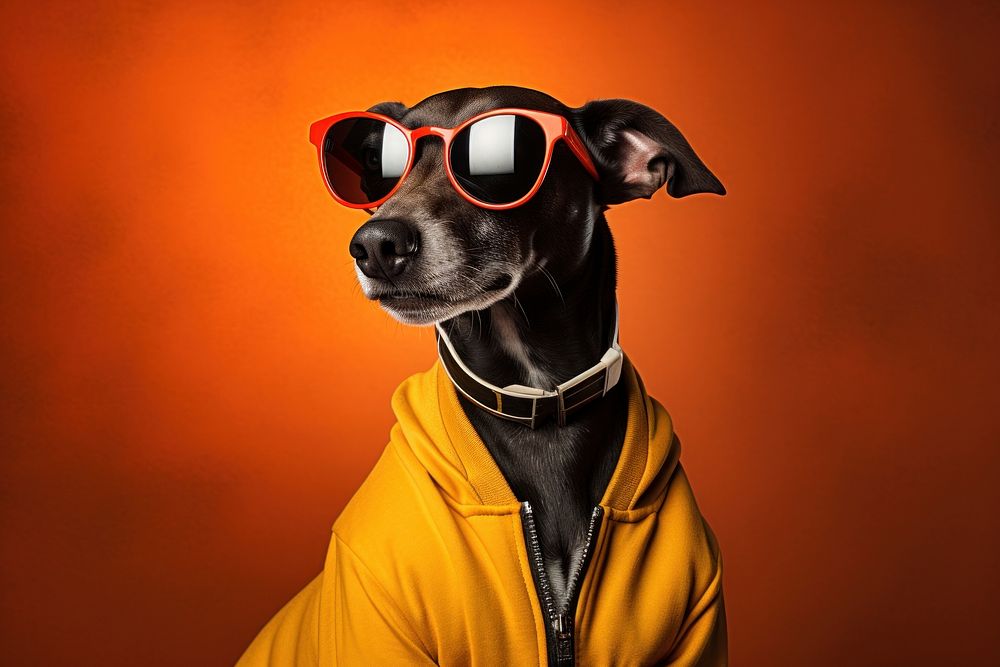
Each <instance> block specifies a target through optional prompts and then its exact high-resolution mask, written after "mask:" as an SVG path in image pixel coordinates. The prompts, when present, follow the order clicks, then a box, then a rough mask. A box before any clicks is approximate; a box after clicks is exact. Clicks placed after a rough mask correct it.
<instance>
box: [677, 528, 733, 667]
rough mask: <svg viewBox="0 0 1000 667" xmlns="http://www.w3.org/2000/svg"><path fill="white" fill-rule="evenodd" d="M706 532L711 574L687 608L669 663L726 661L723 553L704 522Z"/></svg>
mask: <svg viewBox="0 0 1000 667" xmlns="http://www.w3.org/2000/svg"><path fill="white" fill-rule="evenodd" d="M705 533H706V538H707V541H708V553H709V562H710V563H711V570H710V572H711V573H712V574H711V575H710V576H711V578H710V580H709V582H708V585H707V586H706V587H705V589H704V591H702V593H701V595H700V597H698V598H697V599H696V600H695V601H694V603H693V604H692V605H691V606H690V607H689V609H688V610H687V614H686V616H685V618H684V623H683V625H682V628H681V633H680V637H679V639H678V640H677V643H676V644H675V645H674V649H673V651H672V652H671V654H670V657H669V658H668V659H667V662H666V664H667V665H669V666H670V667H726V665H727V664H729V643H728V639H727V636H726V606H725V602H724V601H723V597H722V554H721V553H720V552H719V545H718V543H717V542H716V541H715V535H713V534H712V531H711V529H710V528H709V527H708V524H707V523H706V524H705Z"/></svg>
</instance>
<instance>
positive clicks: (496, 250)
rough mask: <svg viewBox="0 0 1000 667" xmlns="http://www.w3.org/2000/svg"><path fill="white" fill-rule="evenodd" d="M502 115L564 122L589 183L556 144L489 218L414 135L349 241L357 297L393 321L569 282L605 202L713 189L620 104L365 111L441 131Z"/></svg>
mask: <svg viewBox="0 0 1000 667" xmlns="http://www.w3.org/2000/svg"><path fill="white" fill-rule="evenodd" d="M507 107H515V108H522V109H532V110H537V111H545V112H549V113H553V114H557V115H561V116H563V117H564V118H566V119H567V120H568V121H569V123H570V124H571V125H572V127H573V128H574V129H575V130H576V131H577V133H578V134H579V135H580V137H581V138H582V139H583V141H584V143H585V144H586V147H587V149H588V151H589V153H590V155H591V157H592V159H593V161H594V163H595V165H596V167H597V170H598V173H599V175H600V180H599V181H595V180H594V179H593V178H592V177H591V176H590V174H589V173H588V172H587V170H586V169H585V168H584V167H583V165H582V164H581V163H580V161H579V160H577V159H576V157H575V156H574V155H573V154H572V152H571V151H570V150H569V148H567V146H566V144H565V142H562V141H560V142H558V143H557V144H556V147H555V149H554V152H553V155H552V162H551V164H550V166H549V168H548V171H547V173H546V174H545V178H544V181H543V182H542V184H541V187H540V189H539V190H538V192H537V193H536V194H535V196H534V197H532V198H531V199H530V200H529V201H528V202H526V203H525V204H523V205H521V206H518V207H516V208H512V209H505V210H490V209H486V208H482V207H479V206H476V205H475V204H473V203H471V202H469V201H468V200H466V199H465V198H464V197H462V196H461V195H459V193H458V192H456V191H455V189H454V187H452V185H451V182H450V181H449V179H448V177H447V174H446V171H445V165H444V150H443V142H442V141H441V139H440V138H437V137H432V136H429V137H424V138H422V139H420V140H419V141H418V142H417V146H416V149H415V151H416V152H415V155H414V163H413V167H412V170H411V171H410V173H409V175H408V176H407V177H406V179H405V180H404V181H403V182H402V183H401V184H400V186H399V189H398V190H397V191H396V192H395V193H394V194H393V195H392V197H390V198H389V199H388V200H387V201H386V202H385V203H383V204H382V205H381V206H380V207H379V208H378V210H377V211H376V212H375V214H374V215H373V216H372V218H371V219H370V220H369V221H368V222H367V223H365V224H364V225H363V226H362V227H361V228H360V229H358V231H357V232H356V233H355V235H354V237H353V238H352V239H351V244H350V252H351V255H352V256H353V257H354V258H355V261H356V265H357V272H358V279H359V281H360V283H361V287H362V289H363V291H364V293H365V296H367V297H368V298H369V299H377V300H378V301H379V302H380V304H381V305H382V307H383V308H385V310H386V311H387V312H389V314H391V315H392V316H393V317H395V318H396V319H398V320H399V321H401V322H404V323H407V324H431V323H433V322H438V321H443V320H447V319H450V318H452V317H455V316H456V315H459V314H461V313H464V312H468V311H474V310H482V309H485V308H488V307H489V306H491V305H493V304H494V303H497V302H498V301H501V300H503V299H505V298H508V297H509V296H510V295H511V294H513V293H514V292H515V290H517V289H518V286H519V285H520V284H521V283H522V282H523V281H525V280H526V279H527V278H529V277H531V276H533V275H535V274H537V273H539V272H542V271H548V272H549V273H550V274H554V275H556V276H567V275H571V274H572V273H573V272H574V271H576V270H577V269H578V268H579V267H580V266H581V265H582V263H583V262H584V261H585V260H586V258H587V254H588V251H589V248H590V246H591V243H590V242H591V238H592V235H593V232H594V228H595V224H596V223H597V221H598V220H599V219H600V216H601V215H602V212H603V210H604V209H605V208H607V207H608V206H610V205H613V204H619V203H622V202H626V201H630V200H632V199H636V198H639V197H644V198H649V197H651V196H652V195H653V193H654V192H656V191H657V190H659V189H660V188H661V187H663V186H664V185H666V190H667V193H668V194H670V195H671V196H673V197H685V196H687V195H691V194H695V193H699V192H712V193H716V194H720V195H721V194H724V193H725V189H724V188H723V186H722V184H721V183H720V182H719V180H718V179H717V178H716V177H715V176H714V175H713V174H712V173H711V172H710V171H709V170H708V168H707V167H706V166H705V165H704V164H703V163H702V162H701V160H700V159H699V158H698V156H697V155H696V154H695V153H694V151H693V150H692V148H691V146H690V145H689V144H688V142H687V141H686V140H685V139H684V137H683V136H682V135H681V133H680V132H679V131H678V130H677V128H676V127H674V126H673V125H672V124H671V123H670V122H669V121H668V120H667V119H666V118H664V117H663V116H662V115H660V114H659V113H657V112H656V111H654V110H652V109H650V108H649V107H646V106H643V105H641V104H638V103H636V102H631V101H628V100H598V101H594V102H590V103H588V104H586V105H584V106H582V107H579V108H569V107H567V106H565V105H563V104H562V103H560V102H559V101H558V100H556V99H554V98H552V97H550V96H548V95H546V94H544V93H541V92H538V91H535V90H530V89H527V88H517V87H509V86H497V87H491V88H481V89H473V88H466V89H461V90H453V91H449V92H446V93H440V94H438V95H434V96H432V97H429V98H427V99H425V100H423V101H422V102H420V103H419V104H417V105H416V106H414V107H411V108H407V107H406V106H404V105H403V104H400V103H398V102H384V103H382V104H378V105H376V106H374V107H372V108H371V109H369V111H373V112H376V113H380V114H383V115H386V116H389V117H392V118H394V119H396V120H397V121H399V122H400V123H401V124H402V125H403V126H405V127H409V128H411V129H414V128H419V127H426V126H436V127H444V128H451V127H455V126H457V125H459V124H460V123H462V122H463V121H465V120H467V119H469V118H471V117H473V116H475V115H477V114H481V113H483V112H486V111H490V110H493V109H500V108H507Z"/></svg>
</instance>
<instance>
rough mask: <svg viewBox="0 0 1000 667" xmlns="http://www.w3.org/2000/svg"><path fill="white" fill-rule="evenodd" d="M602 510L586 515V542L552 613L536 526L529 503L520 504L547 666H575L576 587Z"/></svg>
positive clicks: (552, 605) (589, 553) (549, 588)
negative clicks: (561, 602) (542, 624)
mask: <svg viewBox="0 0 1000 667" xmlns="http://www.w3.org/2000/svg"><path fill="white" fill-rule="evenodd" d="M603 513H604V509H603V508H602V507H601V506H600V505H598V506H597V507H595V508H594V510H593V511H592V512H591V514H590V523H589V524H588V526H587V539H586V541H585V542H584V544H583V552H582V553H581V554H580V560H579V562H578V563H577V566H576V568H575V569H574V570H573V572H572V573H570V578H569V583H568V584H567V586H566V604H564V605H563V607H562V608H561V609H556V604H555V599H554V597H553V595H552V586H551V585H550V584H549V577H548V575H547V574H546V572H545V561H544V560H543V558H542V547H541V544H540V543H539V541H538V526H537V525H536V524H535V514H534V511H533V510H532V509H531V503H529V502H528V501H525V502H523V503H521V523H522V525H523V526H524V541H525V543H526V544H527V545H528V561H529V563H530V564H531V569H532V573H533V574H534V578H535V585H536V587H537V589H538V596H539V598H540V599H541V602H542V611H543V612H544V613H545V616H546V620H547V623H546V624H545V645H546V652H547V653H548V661H549V664H550V665H558V666H560V667H562V666H563V665H574V664H575V663H576V639H575V636H574V628H573V619H574V617H575V616H576V604H577V599H578V598H579V595H580V590H579V588H580V583H581V582H582V581H583V575H584V574H585V573H586V571H587V565H588V564H589V562H590V556H591V554H592V553H593V548H592V547H593V542H594V533H595V528H596V527H597V525H598V523H599V522H600V520H601V516H602V514H603Z"/></svg>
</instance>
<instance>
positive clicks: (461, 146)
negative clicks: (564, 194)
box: [450, 115, 546, 204]
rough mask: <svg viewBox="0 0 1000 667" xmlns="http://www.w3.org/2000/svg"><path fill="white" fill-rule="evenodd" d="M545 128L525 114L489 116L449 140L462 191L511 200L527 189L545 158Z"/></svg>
mask: <svg viewBox="0 0 1000 667" xmlns="http://www.w3.org/2000/svg"><path fill="white" fill-rule="evenodd" d="M545 147H546V144H545V131H544V130H543V129H542V128H541V126H540V125H539V124H538V123H536V122H535V121H534V120H532V119H530V118H527V117H525V116H516V115H501V116H490V117H489V118H484V119H483V120H480V121H477V122H475V123H473V124H472V125H469V126H468V127H466V128H465V129H464V130H462V131H461V132H459V133H458V134H457V135H455V138H454V139H453V140H452V143H451V155H450V158H451V169H452V171H453V172H454V174H455V180H457V181H458V184H459V185H460V186H461V188H462V189H463V190H465V192H466V194H468V195H469V196H471V197H472V198H474V199H477V200H479V201H481V202H485V203H487V204H511V203H513V202H515V201H517V200H518V199H520V198H521V197H523V196H524V195H526V194H528V192H530V191H531V188H532V187H533V186H534V185H535V182H536V181H538V175H539V174H540V173H541V172H542V163H543V162H544V161H545Z"/></svg>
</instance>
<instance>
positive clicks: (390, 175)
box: [323, 118, 410, 204]
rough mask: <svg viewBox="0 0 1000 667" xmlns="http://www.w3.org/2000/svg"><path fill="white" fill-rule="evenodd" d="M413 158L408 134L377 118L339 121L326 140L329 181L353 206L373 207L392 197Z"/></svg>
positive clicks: (324, 157) (325, 165) (324, 155)
mask: <svg viewBox="0 0 1000 667" xmlns="http://www.w3.org/2000/svg"><path fill="white" fill-rule="evenodd" d="M409 158H410V146H409V143H408V142H407V140H406V135H404V134H403V133H402V132H401V131H400V130H399V128H397V127H395V126H394V125H390V124H389V123H386V122H384V121H381V120H377V119H374V118H348V119H346V120H342V121H339V122H337V123H335V124H334V125H333V126H332V127H331V128H330V129H329V130H328V131H327V133H326V137H325V138H324V139H323V169H324V170H325V172H326V180H327V182H328V183H329V184H330V187H331V188H333V190H334V192H336V193H337V195H338V196H340V198H341V199H344V200H345V201H348V202H350V203H352V204H371V203H372V202H376V201H378V200H379V199H382V198H383V197H385V196H386V195H387V194H389V193H390V192H391V191H392V189H393V188H394V187H396V184H397V183H399V179H400V178H401V177H402V176H403V172H404V171H405V170H406V163H407V162H408V161H409Z"/></svg>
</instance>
